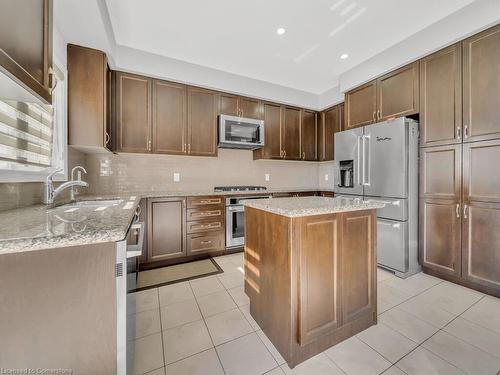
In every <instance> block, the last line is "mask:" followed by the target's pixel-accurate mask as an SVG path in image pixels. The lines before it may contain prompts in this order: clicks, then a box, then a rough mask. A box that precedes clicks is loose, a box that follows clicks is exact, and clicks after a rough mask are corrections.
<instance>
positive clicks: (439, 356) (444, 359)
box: [396, 296, 484, 375]
mask: <svg viewBox="0 0 500 375" xmlns="http://www.w3.org/2000/svg"><path fill="white" fill-rule="evenodd" d="M483 298H484V296H483V297H481V298H480V299H479V300H477V301H476V302H474V303H473V304H472V305H470V306H469V307H468V308H467V309H466V310H465V311H467V310H469V309H470V308H471V307H472V306H474V305H475V304H476V303H478V302H479V301H480V300H482V299H483ZM465 311H464V312H463V313H465ZM463 313H462V314H463ZM459 316H460V315H457V316H455V317H454V318H453V319H452V320H450V321H449V322H448V323H446V324H445V325H444V326H443V327H442V328H439V330H438V331H436V332H435V333H433V334H432V335H431V336H429V338H427V339H426V340H424V341H422V343H421V344H419V346H418V347H421V348H422V349H424V350H427V351H428V352H430V353H432V354H433V355H435V356H436V357H438V358H440V359H441V360H443V361H444V362H446V363H448V364H449V365H451V366H453V367H455V368H457V369H459V370H460V371H462V372H464V373H467V374H469V372H468V371H465V370H464V369H462V368H460V367H458V366H457V365H456V364H454V363H452V362H450V361H449V360H448V359H446V358H443V357H442V356H441V355H439V354H438V353H435V352H433V351H432V350H430V349H428V348H426V347H425V346H424V343H425V342H427V341H429V340H430V339H431V338H433V337H434V336H435V335H437V334H438V333H439V332H445V333H447V332H446V331H444V330H443V328H444V327H446V326H447V325H449V324H450V323H451V322H453V321H454V320H456V319H457V318H458V317H459ZM461 341H463V340H461ZM463 342H465V341H463ZM418 347H417V348H418ZM417 348H415V349H413V350H412V351H411V352H413V351H415V350H416V349H417ZM411 352H410V353H411ZM410 353H408V354H406V355H405V356H404V357H406V356H408V355H409V354H410ZM404 357H402V358H401V359H400V360H399V361H398V362H400V361H401V360H402V359H403V358H404ZM398 362H396V363H398ZM396 366H397V365H396ZM398 368H399V367H398ZM471 375H473V374H471Z"/></svg>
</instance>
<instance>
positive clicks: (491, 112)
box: [462, 25, 500, 142]
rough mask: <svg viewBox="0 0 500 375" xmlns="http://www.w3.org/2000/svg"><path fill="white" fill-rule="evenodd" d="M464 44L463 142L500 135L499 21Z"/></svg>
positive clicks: (493, 137) (499, 136)
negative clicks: (499, 100)
mask: <svg viewBox="0 0 500 375" xmlns="http://www.w3.org/2000/svg"><path fill="white" fill-rule="evenodd" d="M462 44H463V64H462V68H463V127H464V131H463V138H464V142H471V141H479V140H486V139H495V138H500V106H499V105H498V98H499V97H500V81H499V79H498V77H500V25H497V26H495V27H493V28H491V29H488V30H486V31H483V32H482V33H479V34H476V35H474V36H472V37H470V38H469V39H466V40H464V41H463V42H462Z"/></svg>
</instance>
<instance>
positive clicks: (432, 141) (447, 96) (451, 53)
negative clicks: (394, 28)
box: [420, 43, 462, 146]
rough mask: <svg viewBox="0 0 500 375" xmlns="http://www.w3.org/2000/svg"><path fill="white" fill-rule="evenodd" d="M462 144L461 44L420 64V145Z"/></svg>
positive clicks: (425, 59)
mask: <svg viewBox="0 0 500 375" xmlns="http://www.w3.org/2000/svg"><path fill="white" fill-rule="evenodd" d="M460 142H462V43H457V44H454V45H452V46H450V47H448V48H445V49H442V50H441V51H438V52H436V53H433V54H432V55H429V56H427V57H424V58H423V59H421V60H420V145H421V146H436V145H442V144H451V143H460Z"/></svg>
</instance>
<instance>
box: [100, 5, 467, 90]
mask: <svg viewBox="0 0 500 375" xmlns="http://www.w3.org/2000/svg"><path fill="white" fill-rule="evenodd" d="M472 2H474V0H356V1H353V0H251V1H243V0H182V1H179V0H176V1H173V0H141V1H138V0H106V4H107V7H108V12H109V16H110V19H111V25H112V29H113V33H114V36H115V39H116V43H117V45H121V46H126V47H130V48H134V49H137V50H141V51H144V52H149V53H154V54H157V55H160V56H165V57H169V58H173V59H178V60H181V61H185V62H190V63H193V64H198V65H201V66H204V67H208V68H213V69H218V70H222V71H225V72H229V73H234V74H238V75H241V76H245V77H249V78H253V79H258V80H261V81H265V82H270V83H274V84H277V85H281V86H285V87H289V88H293V89H297V90H302V91H306V92H310V93H314V94H321V93H323V92H325V91H327V90H328V89H331V88H332V87H334V86H337V85H338V80H339V76H340V75H341V74H342V73H344V72H346V71H348V70H350V69H352V68H354V67H355V66H357V65H359V64H361V63H363V62H364V61H366V60H368V59H369V58H371V57H373V56H375V55H377V54H379V53H381V52H383V51H384V50H386V49H388V48H390V47H391V46H393V45H395V44H396V43H398V42H401V41H402V40H404V39H406V38H408V37H410V36H412V35H413V34H415V33H417V32H419V31H421V30H423V29H425V28H426V27H428V26H430V25H432V24H434V23H436V22H438V21H439V20H441V19H443V18H445V17H447V16H449V15H450V14H452V13H454V12H456V11H458V10H459V9H461V8H463V7H465V6H467V5H468V4H470V3H472ZM278 27H284V28H286V33H285V34H284V35H283V36H278V35H277V34H276V29H277V28H278ZM343 53H348V54H349V58H348V59H346V60H341V59H340V55H341V54H343Z"/></svg>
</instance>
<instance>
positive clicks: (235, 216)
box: [226, 206, 245, 247]
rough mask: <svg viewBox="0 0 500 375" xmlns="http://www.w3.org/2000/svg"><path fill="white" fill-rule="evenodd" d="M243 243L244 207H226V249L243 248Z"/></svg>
mask: <svg viewBox="0 0 500 375" xmlns="http://www.w3.org/2000/svg"><path fill="white" fill-rule="evenodd" d="M244 243H245V207H243V206H228V207H226V247H236V246H243V244H244Z"/></svg>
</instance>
